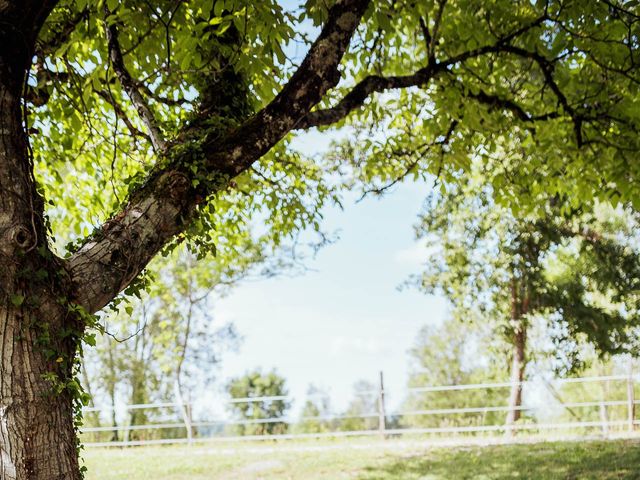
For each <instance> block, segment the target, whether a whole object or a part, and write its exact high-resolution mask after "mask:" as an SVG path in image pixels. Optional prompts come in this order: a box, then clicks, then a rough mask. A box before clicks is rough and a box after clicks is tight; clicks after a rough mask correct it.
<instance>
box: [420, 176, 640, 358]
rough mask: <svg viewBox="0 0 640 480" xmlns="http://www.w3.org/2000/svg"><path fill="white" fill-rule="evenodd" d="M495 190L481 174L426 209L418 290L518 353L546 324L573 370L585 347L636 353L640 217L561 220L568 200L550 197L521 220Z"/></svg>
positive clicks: (601, 207) (604, 210)
mask: <svg viewBox="0 0 640 480" xmlns="http://www.w3.org/2000/svg"><path fill="white" fill-rule="evenodd" d="M493 188H494V187H493V186H492V185H490V184H488V183H487V180H486V177H485V176H484V175H483V174H482V172H479V171H477V170H476V173H475V174H474V175H470V176H468V177H467V178H466V179H465V180H464V181H462V180H461V181H460V182H458V184H457V185H456V186H451V187H449V188H447V189H446V190H445V192H444V193H440V194H434V195H433V196H432V197H431V198H430V199H429V200H428V201H427V204H426V207H425V209H424V212H423V214H422V215H421V219H420V223H419V225H418V226H417V229H416V231H417V234H418V236H419V237H421V238H423V239H425V240H426V241H427V245H428V248H429V249H430V251H431V254H430V256H429V258H428V259H427V261H426V262H425V271H424V273H423V274H422V275H421V276H419V277H417V278H416V279H415V280H416V281H417V283H418V285H419V286H420V287H421V288H422V289H423V290H424V291H426V292H428V293H433V292H442V293H443V294H444V295H445V296H446V297H447V298H448V299H449V301H450V302H451V305H452V308H451V312H452V314H453V316H454V317H455V318H457V319H458V320H461V321H465V320H466V321H480V322H487V323H488V324H490V325H493V328H494V331H495V332H496V333H499V334H501V335H502V336H503V338H504V339H505V340H506V341H507V342H508V343H510V344H513V343H514V342H515V341H516V340H515V339H516V337H517V336H518V334H519V333H520V332H521V330H522V328H526V325H527V324H528V323H529V322H530V321H531V320H532V319H533V318H535V317H536V316H541V317H544V318H545V319H546V320H547V322H548V323H547V328H548V330H549V333H550V336H551V337H552V339H553V340H554V342H555V344H556V347H557V356H558V358H562V359H564V361H565V363H564V365H563V366H564V368H568V369H572V368H573V367H577V366H578V364H579V362H578V358H577V357H576V355H577V352H578V349H577V345H578V344H579V343H580V342H581V341H586V342H590V343H592V344H593V345H594V346H595V347H596V348H597V349H598V351H600V352H601V353H602V354H604V353H610V354H616V353H623V352H631V351H633V352H636V351H637V342H636V341H635V328H637V326H638V322H639V320H640V317H639V316H638V304H637V294H638V288H639V287H640V284H638V278H639V275H638V274H639V273H640V272H639V271H638V265H640V252H639V251H638V246H637V233H638V227H637V221H636V219H635V214H634V213H632V212H629V211H622V210H620V209H618V210H614V209H613V208H612V207H609V206H607V205H606V204H598V205H596V206H595V208H594V209H589V208H586V207H582V208H581V209H577V210H573V211H572V212H567V213H562V212H563V211H564V208H563V207H564V197H548V196H542V197H541V198H540V200H539V202H540V204H541V208H540V209H538V210H537V211H536V212H535V213H529V214H524V213H521V214H519V215H515V214H513V213H512V212H511V211H510V210H509V209H508V208H505V207H503V206H501V205H499V204H497V203H496V201H495V199H494V189H493Z"/></svg>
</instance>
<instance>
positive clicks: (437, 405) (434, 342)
mask: <svg viewBox="0 0 640 480" xmlns="http://www.w3.org/2000/svg"><path fill="white" fill-rule="evenodd" d="M467 313H470V314H472V315H473V312H467ZM475 320H480V319H479V318H474V321H470V322H465V323H462V322H460V321H459V320H458V319H456V318H450V319H448V320H446V321H445V322H444V323H443V324H442V325H438V326H426V327H424V328H422V329H421V330H420V332H419V334H418V337H417V338H416V341H415V344H414V347H413V348H412V349H411V350H410V351H409V354H410V358H411V367H412V373H411V375H410V377H409V387H410V388H411V387H414V388H415V387H418V388H419V387H425V386H434V385H462V384H472V383H485V382H488V381H501V380H502V378H501V376H502V371H501V369H500V364H501V360H503V354H502V352H503V347H504V342H503V341H501V339H499V337H496V335H495V332H494V331H493V329H492V328H491V327H492V325H490V324H489V323H488V322H482V321H475ZM504 393H505V390H504V389H500V388H492V389H487V390H461V391H455V390H453V391H436V392H424V391H423V392H421V391H416V392H414V393H410V394H409V396H408V398H407V399H406V400H405V401H404V402H403V405H402V408H401V410H402V412H404V413H405V415H403V417H402V423H403V424H404V425H406V426H410V427H416V426H419V427H450V426H470V425H492V424H496V421H497V419H498V415H501V414H499V413H497V412H465V413H458V414H455V415H452V414H450V413H446V414H433V415H431V414H430V415H423V414H422V413H421V412H422V411H424V410H439V409H440V410H445V411H446V410H447V409H452V408H479V407H491V406H501V405H502V404H503V402H504ZM411 412H415V413H411Z"/></svg>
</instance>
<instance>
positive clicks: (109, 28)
mask: <svg viewBox="0 0 640 480" xmlns="http://www.w3.org/2000/svg"><path fill="white" fill-rule="evenodd" d="M105 29H106V32H107V43H108V49H109V58H110V59H111V64H112V65H113V70H114V71H115V73H116V76H117V77H118V80H119V81H120V84H121V85H122V88H123V89H124V91H125V92H126V93H127V95H128V96H129V99H130V100H131V102H132V103H133V105H134V106H135V107H136V110H137V111H138V114H139V115H140V118H141V119H142V121H143V122H144V124H145V126H146V127H147V130H148V131H149V136H150V137H151V144H152V145H153V148H154V150H155V151H156V152H157V153H162V152H164V151H165V150H166V147H167V144H166V142H165V140H164V136H163V135H162V132H161V131H160V128H159V127H158V123H157V121H156V119H155V116H154V115H153V112H152V111H151V109H150V108H149V105H147V102H146V101H145V99H144V98H143V97H142V94H141V93H140V91H139V90H138V87H137V85H136V82H135V81H134V80H133V78H132V77H131V74H130V73H129V71H128V70H127V68H126V66H125V64H124V59H123V58H122V49H121V48H120V42H119V41H118V28H117V27H116V25H115V24H114V23H112V24H109V25H105Z"/></svg>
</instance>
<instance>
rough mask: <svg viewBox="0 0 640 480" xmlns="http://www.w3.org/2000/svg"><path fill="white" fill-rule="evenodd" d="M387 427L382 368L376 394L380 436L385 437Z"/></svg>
mask: <svg viewBox="0 0 640 480" xmlns="http://www.w3.org/2000/svg"><path fill="white" fill-rule="evenodd" d="M386 428H387V414H386V412H385V408H384V377H383V375H382V370H381V371H380V390H379V394H378V430H379V431H380V435H381V436H382V438H385V433H384V432H385V430H386Z"/></svg>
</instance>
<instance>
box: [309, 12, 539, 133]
mask: <svg viewBox="0 0 640 480" xmlns="http://www.w3.org/2000/svg"><path fill="white" fill-rule="evenodd" d="M445 4H446V2H445V1H442V2H440V4H439V5H440V8H439V10H438V13H437V17H436V23H435V25H436V26H435V28H434V32H433V34H432V33H430V32H429V30H428V28H427V25H426V23H425V22H424V21H423V20H420V26H421V28H422V30H423V33H424V35H425V39H428V47H427V48H428V50H429V54H428V55H429V59H428V64H427V66H426V67H424V68H421V69H420V70H418V71H416V72H415V73H413V74H410V75H403V76H390V77H383V76H379V75H369V76H368V77H365V78H364V79H363V80H361V81H360V82H359V83H357V84H356V85H355V87H353V88H352V89H351V91H349V93H347V94H346V95H345V96H344V97H343V98H342V100H340V101H339V102H338V104H337V105H336V106H334V107H330V108H326V109H322V110H315V111H313V112H311V113H309V114H308V115H307V116H306V117H305V118H304V119H302V120H301V121H300V122H299V123H298V124H297V125H296V128H297V129H307V128H311V127H320V126H326V125H331V124H332V123H336V122H338V121H340V120H342V119H343V118H344V117H346V116H347V115H349V113H351V112H352V111H353V110H356V109H357V108H360V107H361V106H362V105H364V102H365V100H366V99H367V98H368V97H369V96H370V95H371V94H373V93H382V92H384V91H386V90H393V89H399V88H409V87H421V86H424V85H426V84H427V83H429V81H430V80H431V79H432V78H434V77H435V76H437V75H438V74H440V73H443V72H447V71H448V70H449V69H450V68H451V67H452V66H453V65H456V64H458V63H461V62H464V61H465V60H469V59H471V58H476V57H480V56H482V55H487V54H489V53H499V52H506V51H507V47H509V45H510V42H511V41H512V40H514V39H515V38H517V37H519V36H520V35H522V34H524V33H525V32H528V31H529V30H531V29H533V28H535V27H538V26H540V25H541V24H542V22H544V21H545V20H547V19H548V18H549V17H548V15H547V12H546V11H545V12H544V13H543V14H542V15H540V16H539V17H537V18H536V19H535V20H533V21H531V22H530V23H528V24H526V25H523V26H522V27H520V28H518V29H516V30H514V31H512V32H510V33H509V34H507V35H505V36H503V37H500V38H498V39H496V41H495V42H494V43H493V44H491V45H485V46H482V47H478V48H475V49H472V50H467V51H464V52H462V53H459V54H457V55H454V56H452V57H449V58H447V59H445V60H442V61H440V62H437V61H436V60H435V51H434V49H435V41H434V39H435V38H436V36H437V28H438V26H439V24H440V21H441V17H442V11H443V10H444V7H445ZM514 53H515V52H514Z"/></svg>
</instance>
